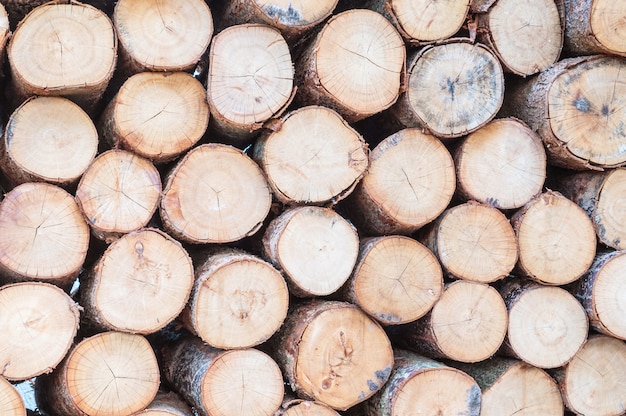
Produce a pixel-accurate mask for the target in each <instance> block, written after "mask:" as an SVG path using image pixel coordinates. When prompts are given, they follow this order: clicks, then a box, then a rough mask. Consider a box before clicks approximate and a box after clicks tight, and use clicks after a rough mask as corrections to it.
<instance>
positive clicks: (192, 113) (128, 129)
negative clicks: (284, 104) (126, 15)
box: [99, 1, 209, 163]
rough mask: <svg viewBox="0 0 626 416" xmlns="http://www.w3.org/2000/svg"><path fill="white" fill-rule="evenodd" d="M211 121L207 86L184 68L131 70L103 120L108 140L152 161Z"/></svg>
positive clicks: (184, 146) (180, 148) (168, 155)
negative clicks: (154, 70) (167, 71)
mask: <svg viewBox="0 0 626 416" xmlns="http://www.w3.org/2000/svg"><path fill="white" fill-rule="evenodd" d="M131 3H132V1H131ZM208 124H209V106H208V104H207V102H206V91H205V89H204V86H203V85H202V84H201V83H200V81H198V80H197V79H195V78H194V77H192V76H191V75H189V74H187V73H185V72H174V73H153V72H142V73H140V74H136V75H133V76H132V77H130V78H129V79H127V80H126V82H124V84H123V85H122V86H121V88H120V89H119V91H118V93H117V94H116V96H115V97H114V98H113V99H112V100H111V102H110V103H109V104H108V105H107V107H106V109H105V110H104V112H103V114H102V116H101V117H100V122H99V125H100V132H101V135H102V140H103V141H104V142H106V143H108V144H109V145H110V146H113V147H116V148H122V149H125V150H129V151H131V152H134V153H137V154H138V155H141V156H143V157H145V158H147V159H150V160H151V161H152V162H154V163H164V162H169V161H171V160H172V159H174V158H176V157H178V156H179V155H181V154H182V153H184V152H186V151H187V150H189V149H190V148H191V147H192V146H194V145H195V144H196V143H197V142H198V141H199V140H200V139H201V138H202V136H203V135H204V133H205V131H206V129H207V126H208Z"/></svg>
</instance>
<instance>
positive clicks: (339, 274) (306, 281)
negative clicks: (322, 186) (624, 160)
mask: <svg viewBox="0 0 626 416" xmlns="http://www.w3.org/2000/svg"><path fill="white" fill-rule="evenodd" d="M263 250H264V253H265V256H266V257H267V258H268V259H269V260H270V261H271V262H272V264H273V265H274V266H276V267H277V268H278V269H279V270H282V271H283V272H284V273H285V277H286V278H287V283H288V284H289V290H290V292H291V293H292V294H294V295H295V296H299V297H308V296H325V295H330V294H332V293H334V292H335V291H337V290H338V289H339V288H340V287H341V286H342V285H343V284H344V283H345V282H346V280H348V278H349V277H350V273H352V269H353V268H354V265H355V263H356V259H357V257H358V254H359V236H358V234H357V230H356V228H354V226H353V225H352V224H350V223H349V222H348V221H347V220H345V219H344V218H343V217H342V216H341V215H339V214H338V213H337V212H335V211H333V210H332V209H331V208H322V207H313V206H301V207H293V208H290V209H287V210H285V211H283V213H282V214H281V215H279V216H278V217H276V218H275V219H273V220H272V221H271V222H270V224H269V225H268V227H267V229H266V231H265V234H264V236H263Z"/></svg>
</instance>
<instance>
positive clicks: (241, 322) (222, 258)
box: [182, 248, 289, 349]
mask: <svg viewBox="0 0 626 416" xmlns="http://www.w3.org/2000/svg"><path fill="white" fill-rule="evenodd" d="M288 307H289V291H288V289H287V284H286V283H285V279H284V278H283V276H282V274H281V273H280V272H279V271H278V270H276V269H275V268H274V267H272V265H271V264H269V263H267V262H265V261H263V260H262V259H260V258H258V257H256V256H254V255H252V254H249V253H246V252H243V251H241V250H234V249H230V248H221V249H214V250H212V251H210V252H209V254H208V255H205V256H203V257H202V258H197V259H196V268H195V281H194V285H193V290H192V292H191V296H190V298H189V302H188V304H187V308H185V311H184V312H183V315H182V320H183V322H184V323H185V326H186V327H187V329H189V330H190V331H191V332H192V333H194V334H196V335H198V336H199V337H200V338H202V340H203V341H204V342H206V343H207V344H209V345H211V346H213V347H215V348H222V349H233V348H248V347H253V346H256V345H259V344H261V343H263V342H265V341H267V340H268V339H269V338H270V337H271V336H272V335H273V334H274V333H275V332H276V331H277V330H278V328H280V326H281V325H282V323H283V321H284V320H285V317H286V316H287V309H288Z"/></svg>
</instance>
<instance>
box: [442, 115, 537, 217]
mask: <svg viewBox="0 0 626 416" xmlns="http://www.w3.org/2000/svg"><path fill="white" fill-rule="evenodd" d="M461 140H462V141H461V142H460V144H459V146H458V147H457V148H456V150H455V151H454V162H455V163H454V166H455V168H456V178H457V188H456V189H457V192H458V194H459V195H460V196H461V197H462V198H464V199H466V200H475V201H478V202H482V203H484V204H489V205H493V206H494V207H496V208H500V209H515V208H520V207H521V206H523V205H524V204H526V203H527V202H528V201H530V200H531V199H532V198H533V197H534V196H536V195H537V194H539V193H541V190H542V188H543V184H544V182H545V180H546V164H547V157H546V151H545V149H544V148H543V143H542V141H541V139H540V138H539V136H537V134H536V133H535V132H533V131H532V130H530V128H529V127H528V126H527V125H526V124H525V123H524V122H522V121H521V120H518V119H515V118H501V119H496V120H493V121H491V122H489V123H488V124H487V125H485V126H484V127H482V128H480V129H479V130H477V131H475V132H474V133H471V134H470V135H469V136H467V138H465V139H461Z"/></svg>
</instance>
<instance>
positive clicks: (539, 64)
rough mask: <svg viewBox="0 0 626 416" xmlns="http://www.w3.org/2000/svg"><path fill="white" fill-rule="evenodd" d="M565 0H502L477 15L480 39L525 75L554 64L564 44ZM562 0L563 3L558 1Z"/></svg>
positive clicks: (512, 69) (508, 66) (511, 68)
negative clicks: (563, 5) (563, 4)
mask: <svg viewBox="0 0 626 416" xmlns="http://www.w3.org/2000/svg"><path fill="white" fill-rule="evenodd" d="M562 1H563V0H556V1H555V0H523V1H520V0H498V1H497V2H495V4H494V5H493V6H492V7H490V8H489V10H488V11H487V12H486V13H481V14H477V15H476V24H477V29H476V30H477V34H478V39H479V40H480V41H481V42H483V43H485V44H487V45H489V46H490V47H491V49H492V50H493V51H494V52H495V54H496V55H497V56H498V58H499V59H500V62H501V63H502V66H503V68H504V69H505V70H507V71H509V72H512V73H514V74H517V75H521V76H524V77H525V76H528V75H532V74H535V73H537V72H540V71H543V70H544V69H546V68H548V67H549V66H551V65H552V64H554V63H555V62H556V61H557V60H558V59H559V56H560V55H561V49H562V47H563V26H564V25H565V23H564V22H563V19H564V18H565V16H563V15H562V13H563V7H562ZM559 3H560V7H559V6H557V4H559Z"/></svg>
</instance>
